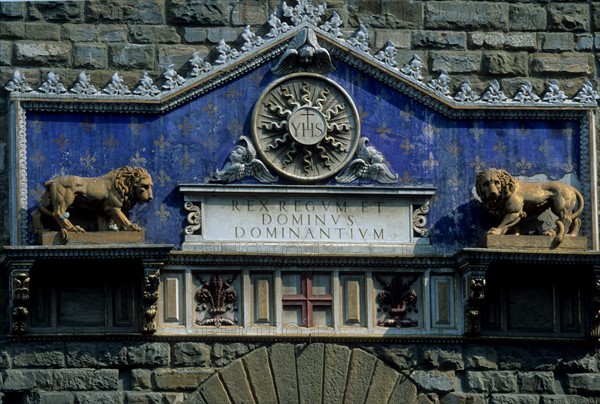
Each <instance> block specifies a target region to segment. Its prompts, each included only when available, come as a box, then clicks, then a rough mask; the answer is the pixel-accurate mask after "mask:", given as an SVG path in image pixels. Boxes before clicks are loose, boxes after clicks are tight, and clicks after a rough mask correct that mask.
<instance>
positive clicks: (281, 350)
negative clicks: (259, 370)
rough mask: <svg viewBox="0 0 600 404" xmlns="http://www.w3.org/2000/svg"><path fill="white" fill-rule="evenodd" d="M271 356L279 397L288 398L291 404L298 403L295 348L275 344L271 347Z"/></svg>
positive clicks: (288, 345)
mask: <svg viewBox="0 0 600 404" xmlns="http://www.w3.org/2000/svg"><path fill="white" fill-rule="evenodd" d="M270 356H271V366H272V367H273V375H274V379H275V387H276V389H277V395H278V396H279V397H286V400H288V402H290V403H297V402H298V397H299V396H298V377H297V374H296V355H295V353H294V347H293V346H292V345H291V344H275V345H273V346H272V347H271V351H270Z"/></svg>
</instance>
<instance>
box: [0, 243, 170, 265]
mask: <svg viewBox="0 0 600 404" xmlns="http://www.w3.org/2000/svg"><path fill="white" fill-rule="evenodd" d="M172 249H173V245H171V244H136V245H128V244H103V245H78V246H4V247H2V249H1V250H0V254H1V255H0V262H3V263H6V262H9V261H19V260H36V259H52V260H61V259H142V260H144V261H147V260H162V261H164V260H166V259H167V257H168V255H169V253H170V252H171V250H172Z"/></svg>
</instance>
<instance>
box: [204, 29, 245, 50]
mask: <svg viewBox="0 0 600 404" xmlns="http://www.w3.org/2000/svg"><path fill="white" fill-rule="evenodd" d="M207 31H208V36H207V38H208V41H209V42H211V43H213V44H217V43H219V42H220V41H221V40H224V41H225V42H227V43H232V44H231V46H232V47H235V44H233V43H234V42H237V41H238V39H239V37H240V33H241V31H240V30H239V29H236V28H208V29H207Z"/></svg>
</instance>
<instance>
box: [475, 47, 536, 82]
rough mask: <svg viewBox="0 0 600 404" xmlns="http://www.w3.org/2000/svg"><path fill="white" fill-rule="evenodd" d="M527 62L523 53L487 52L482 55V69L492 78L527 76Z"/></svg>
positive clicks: (527, 58)
mask: <svg viewBox="0 0 600 404" xmlns="http://www.w3.org/2000/svg"><path fill="white" fill-rule="evenodd" d="M528 62H529V57H528V55H527V53H525V52H488V53H485V54H484V55H483V59H482V68H483V71H484V72H486V73H487V74H489V75H491V76H493V77H497V76H523V75H526V74H527V69H528Z"/></svg>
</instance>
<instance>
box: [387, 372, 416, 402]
mask: <svg viewBox="0 0 600 404" xmlns="http://www.w3.org/2000/svg"><path fill="white" fill-rule="evenodd" d="M416 400H417V386H415V385H414V383H413V382H412V381H410V379H408V378H407V377H405V376H404V375H400V377H399V379H398V381H397V382H396V387H395V388H394V391H393V392H392V395H391V397H390V400H389V401H388V402H389V403H414V402H415V401H416Z"/></svg>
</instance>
